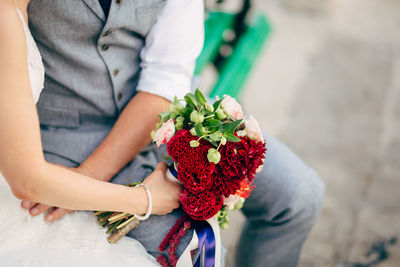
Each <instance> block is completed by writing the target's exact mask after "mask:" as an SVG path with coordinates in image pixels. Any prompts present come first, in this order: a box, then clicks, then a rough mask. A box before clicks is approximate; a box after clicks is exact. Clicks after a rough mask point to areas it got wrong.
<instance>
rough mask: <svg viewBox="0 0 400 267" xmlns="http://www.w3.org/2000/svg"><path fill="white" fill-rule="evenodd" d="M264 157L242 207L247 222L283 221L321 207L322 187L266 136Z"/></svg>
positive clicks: (311, 172) (312, 173)
mask: <svg viewBox="0 0 400 267" xmlns="http://www.w3.org/2000/svg"><path fill="white" fill-rule="evenodd" d="M265 138H266V147H267V155H266V158H265V162H264V168H263V170H262V171H261V172H260V173H258V174H257V175H256V176H255V180H254V185H255V186H256V187H255V188H254V190H253V192H252V195H251V196H250V197H249V198H248V199H247V200H246V202H245V205H244V207H243V212H244V214H245V215H246V216H247V217H248V218H249V219H250V220H262V221H268V222H280V221H284V220H286V219H288V218H290V217H292V216H294V215H296V214H297V213H298V212H300V211H302V210H305V209H306V210H310V211H317V210H320V207H322V202H323V198H324V184H323V182H322V181H321V180H320V178H319V177H318V175H317V174H316V172H315V171H314V170H313V169H312V168H310V167H309V166H307V165H306V164H305V163H304V162H303V161H302V160H301V159H300V158H299V157H298V156H297V155H295V154H294V153H293V152H292V151H291V150H290V149H289V148H288V147H286V146H285V145H284V144H282V143H281V142H280V141H278V140H276V139H275V138H273V137H271V136H269V135H268V134H265Z"/></svg>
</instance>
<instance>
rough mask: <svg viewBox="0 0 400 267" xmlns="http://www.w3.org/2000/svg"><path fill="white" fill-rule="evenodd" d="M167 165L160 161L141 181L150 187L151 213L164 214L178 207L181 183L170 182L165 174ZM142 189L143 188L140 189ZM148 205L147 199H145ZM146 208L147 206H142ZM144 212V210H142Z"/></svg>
mask: <svg viewBox="0 0 400 267" xmlns="http://www.w3.org/2000/svg"><path fill="white" fill-rule="evenodd" d="M166 171H167V166H166V165H165V163H164V162H160V163H159V164H158V165H157V167H156V169H155V170H154V171H153V173H152V174H150V175H149V176H148V177H147V178H146V179H145V180H144V181H143V183H144V184H145V185H147V186H149V187H150V191H151V196H152V198H153V209H152V214H157V215H164V214H168V213H170V212H172V211H173V210H174V209H177V208H178V207H179V195H180V193H181V191H182V187H181V185H179V184H177V183H174V182H171V181H170V180H169V179H168V178H167V176H166V175H165V173H166ZM142 190H143V191H144V189H142ZM146 203H147V205H148V201H146ZM144 208H145V209H146V210H147V208H148V206H146V207H144ZM144 213H145V212H144Z"/></svg>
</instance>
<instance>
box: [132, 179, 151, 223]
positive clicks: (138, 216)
mask: <svg viewBox="0 0 400 267" xmlns="http://www.w3.org/2000/svg"><path fill="white" fill-rule="evenodd" d="M139 186H143V187H144V189H145V190H146V194H147V198H148V200H149V207H148V209H147V212H146V214H145V215H144V216H140V215H137V214H133V216H135V218H136V219H138V220H139V221H144V220H146V219H148V218H149V217H150V214H151V210H152V208H153V199H152V197H151V192H150V187H148V186H147V185H145V184H138V185H136V186H135V187H139Z"/></svg>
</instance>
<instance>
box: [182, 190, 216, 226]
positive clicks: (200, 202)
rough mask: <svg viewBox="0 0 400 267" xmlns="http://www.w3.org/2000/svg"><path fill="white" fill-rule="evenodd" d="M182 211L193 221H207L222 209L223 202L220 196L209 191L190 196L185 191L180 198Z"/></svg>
mask: <svg viewBox="0 0 400 267" xmlns="http://www.w3.org/2000/svg"><path fill="white" fill-rule="evenodd" d="M180 202H181V203H182V208H183V210H184V211H185V212H186V213H187V214H188V215H189V216H190V217H191V218H192V219H194V220H199V221H202V220H207V219H209V218H211V217H213V216H214V215H215V214H217V212H218V211H219V210H220V209H221V208H222V204H223V200H222V197H221V195H216V194H214V193H213V192H210V191H203V192H202V193H200V194H197V195H194V194H191V193H190V192H189V191H187V190H186V189H185V190H183V191H182V193H181V196H180Z"/></svg>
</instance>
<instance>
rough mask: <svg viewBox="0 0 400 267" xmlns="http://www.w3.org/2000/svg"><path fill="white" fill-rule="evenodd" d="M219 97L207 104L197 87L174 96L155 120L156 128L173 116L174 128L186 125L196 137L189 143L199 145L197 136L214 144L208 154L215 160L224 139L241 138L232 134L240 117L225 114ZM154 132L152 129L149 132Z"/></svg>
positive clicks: (237, 140)
mask: <svg viewBox="0 0 400 267" xmlns="http://www.w3.org/2000/svg"><path fill="white" fill-rule="evenodd" d="M222 100H223V99H219V100H217V101H215V102H214V104H213V105H210V104H208V103H207V100H206V98H205V97H204V95H203V93H202V92H201V91H200V90H199V89H196V91H195V92H194V94H192V93H188V94H186V95H185V96H184V99H178V98H176V97H175V98H174V100H173V101H172V103H171V105H170V107H169V109H168V111H164V112H162V113H160V115H159V117H160V122H159V123H157V126H156V130H157V129H159V128H160V127H161V126H162V124H163V123H165V122H166V121H168V120H170V119H172V120H173V121H174V124H175V130H176V131H179V130H181V129H183V128H185V129H189V130H190V133H191V134H192V135H193V136H197V137H198V139H197V140H192V141H191V142H190V146H191V147H197V146H199V145H200V143H199V141H200V139H205V140H206V141H207V142H209V143H211V144H212V145H213V146H214V148H212V149H210V150H209V151H208V154H207V158H208V160H209V161H210V162H214V163H215V164H217V163H218V162H219V161H220V158H221V155H220V153H219V151H218V150H219V148H220V147H221V145H222V146H224V145H226V143H227V142H240V138H238V137H237V136H235V135H234V132H235V131H236V129H237V127H238V126H239V125H240V124H241V123H242V121H243V120H233V119H232V118H230V117H228V116H227V114H226V113H225V111H224V110H223V109H222V107H221V102H222ZM154 135H155V131H153V132H152V136H154Z"/></svg>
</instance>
